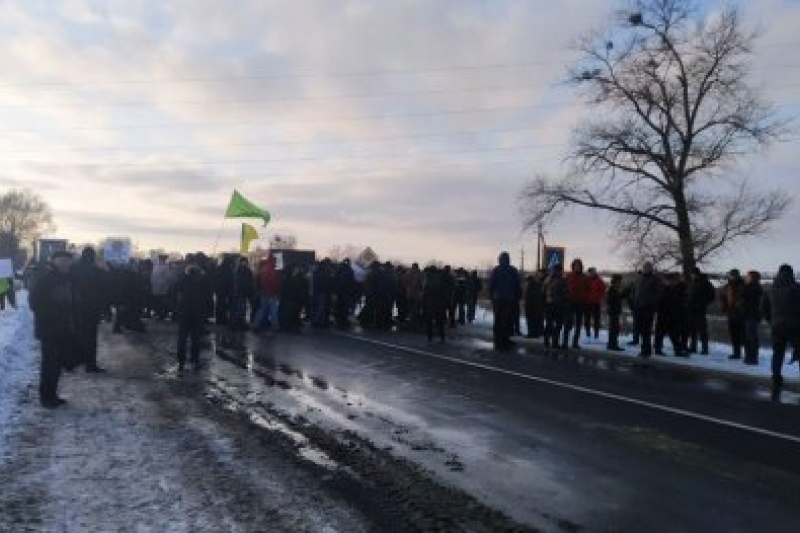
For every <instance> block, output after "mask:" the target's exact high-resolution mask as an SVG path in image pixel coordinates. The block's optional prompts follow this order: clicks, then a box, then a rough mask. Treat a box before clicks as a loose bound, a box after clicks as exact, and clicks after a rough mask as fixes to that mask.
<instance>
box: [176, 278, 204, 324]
mask: <svg viewBox="0 0 800 533" xmlns="http://www.w3.org/2000/svg"><path fill="white" fill-rule="evenodd" d="M208 289H209V285H208V283H207V281H206V279H205V274H204V273H203V271H202V270H200V269H199V268H198V267H196V266H190V267H189V268H187V269H186V271H185V272H184V274H183V275H182V276H181V277H180V279H178V282H177V283H176V285H175V294H176V295H177V298H178V320H179V321H181V322H184V323H191V322H197V321H200V320H202V319H204V318H205V316H206V308H205V303H206V300H207V299H208Z"/></svg>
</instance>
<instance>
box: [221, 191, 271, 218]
mask: <svg viewBox="0 0 800 533" xmlns="http://www.w3.org/2000/svg"><path fill="white" fill-rule="evenodd" d="M225 218H260V219H261V220H263V221H264V225H265V226H266V225H267V222H269V219H270V215H269V211H267V210H266V209H261V208H260V207H258V206H257V205H255V204H254V203H252V202H251V201H250V200H248V199H246V198H245V197H244V196H242V195H241V194H239V191H237V190H234V191H233V195H232V196H231V201H230V202H229V203H228V209H227V211H225Z"/></svg>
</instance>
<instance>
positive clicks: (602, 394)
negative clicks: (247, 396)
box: [340, 333, 800, 444]
mask: <svg viewBox="0 0 800 533" xmlns="http://www.w3.org/2000/svg"><path fill="white" fill-rule="evenodd" d="M340 335H341V336H343V337H347V338H349V339H354V340H358V341H362V342H367V343H370V344H375V345H377V346H383V347H384V348H391V349H394V350H401V351H404V352H409V353H415V354H418V355H424V356H427V357H433V358H435V359H441V360H443V361H449V362H451V363H456V364H459V365H464V366H470V367H473V368H480V369H483V370H488V371H490V372H496V373H498V374H505V375H507V376H514V377H517V378H521V379H526V380H528V381H535V382H537V383H545V384H547V385H552V386H554V387H561V388H564V389H570V390H574V391H578V392H582V393H584V394H591V395H594V396H600V397H603V398H609V399H612V400H617V401H620V402H624V403H629V404H633V405H639V406H641V407H647V408H650V409H653V410H656V411H662V412H665V413H670V414H673V415H678V416H683V417H686V418H693V419H695V420H702V421H704V422H711V423H712V424H717V425H720V426H726V427H730V428H735V429H740V430H743V431H749V432H751V433H757V434H759V435H766V436H768V437H774V438H777V439H782V440H787V441H789V442H793V443H795V444H800V437H798V436H796V435H790V434H788V433H780V432H778V431H772V430H769V429H764V428H760V427H756V426H750V425H747V424H742V423H740V422H734V421H732V420H726V419H724V418H716V417H713V416H709V415H704V414H702V413H696V412H694V411H687V410H686V409H679V408H677V407H670V406H668V405H662V404H659V403H655V402H649V401H647V400H639V399H637V398H630V397H628V396H622V395H620V394H614V393H612V392H605V391H601V390H597V389H592V388H589V387H583V386H581V385H574V384H572V383H565V382H563V381H556V380H554V379H548V378H542V377H538V376H531V375H529V374H523V373H521V372H515V371H514V370H506V369H504V368H497V367H494V366H491V365H484V364H482V363H475V362H473V361H465V360H463V359H458V358H455V357H448V356H446V355H441V354H437V353H434V352H427V351H425V350H420V349H418V348H411V347H409V346H403V345H400V344H394V343H391V342H384V341H379V340H376V339H370V338H368V337H361V336H359V335H353V334H349V333H340Z"/></svg>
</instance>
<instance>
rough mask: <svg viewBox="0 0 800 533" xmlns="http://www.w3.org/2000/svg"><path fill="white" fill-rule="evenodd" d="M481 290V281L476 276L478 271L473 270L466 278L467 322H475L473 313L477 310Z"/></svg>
mask: <svg viewBox="0 0 800 533" xmlns="http://www.w3.org/2000/svg"><path fill="white" fill-rule="evenodd" d="M482 290H483V282H481V278H480V277H479V276H478V271H477V270H473V271H472V273H471V274H470V275H469V279H468V280H467V322H469V323H470V324H472V323H473V322H475V314H476V312H477V311H478V297H479V296H480V294H481V291H482Z"/></svg>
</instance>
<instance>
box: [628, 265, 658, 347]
mask: <svg viewBox="0 0 800 533" xmlns="http://www.w3.org/2000/svg"><path fill="white" fill-rule="evenodd" d="M663 297H664V283H663V282H662V281H661V278H659V277H658V276H657V275H656V273H655V272H654V270H653V264H652V263H650V262H649V261H646V262H645V263H643V264H642V271H641V274H640V275H639V279H638V280H637V281H636V287H635V288H634V290H633V312H634V314H635V318H634V322H635V323H636V324H637V326H638V328H639V336H640V337H641V341H642V348H641V351H640V352H639V357H650V356H651V355H653V345H652V341H653V339H652V333H653V320H654V318H655V315H656V311H657V310H658V306H659V304H660V303H661V298H663Z"/></svg>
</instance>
